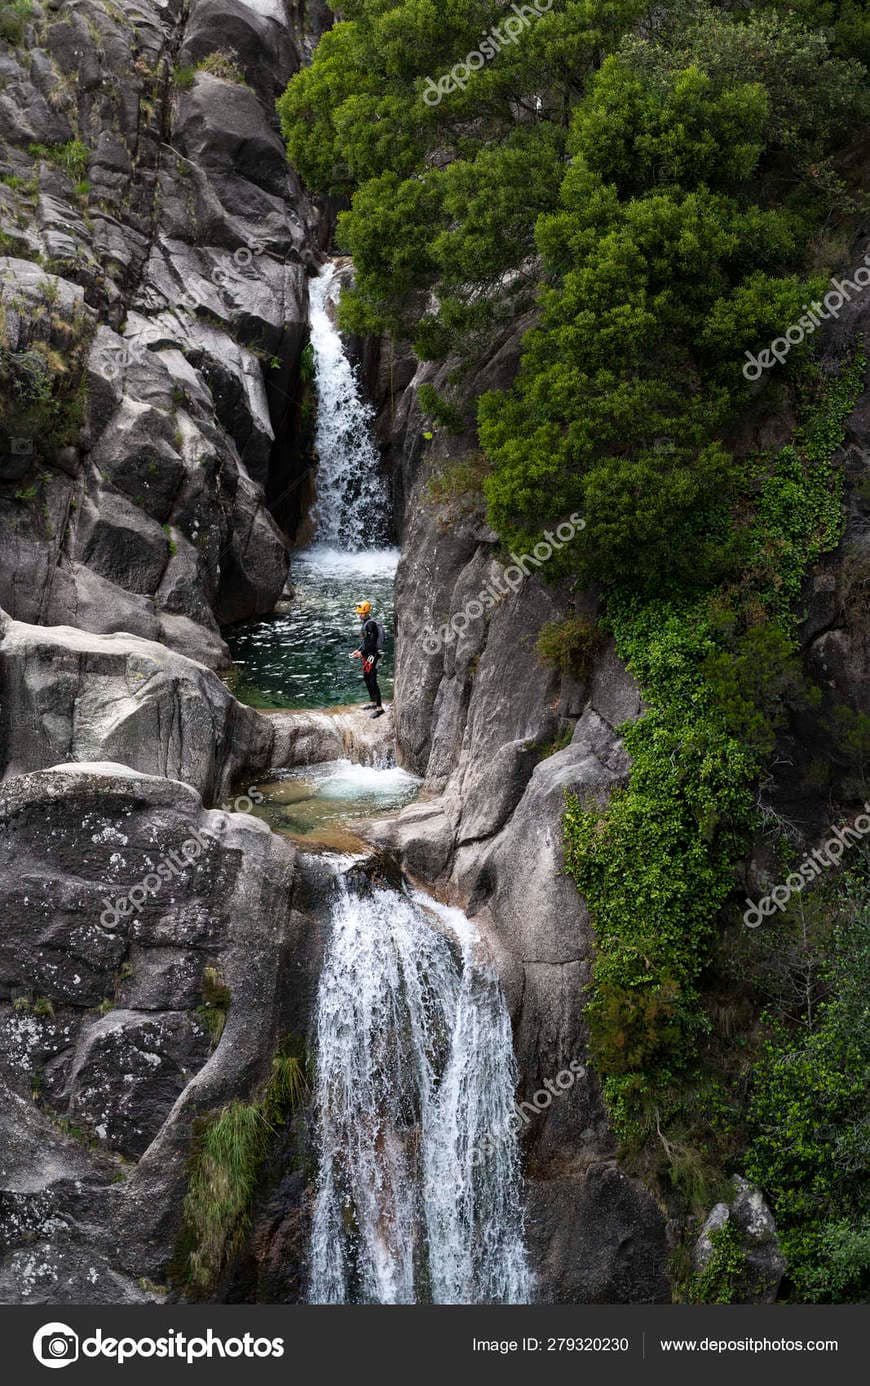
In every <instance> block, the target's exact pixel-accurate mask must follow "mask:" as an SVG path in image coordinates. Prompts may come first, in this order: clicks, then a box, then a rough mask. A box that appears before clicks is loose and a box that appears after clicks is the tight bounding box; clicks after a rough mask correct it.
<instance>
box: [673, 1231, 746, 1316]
mask: <svg viewBox="0 0 870 1386" xmlns="http://www.w3.org/2000/svg"><path fill="white" fill-rule="evenodd" d="M710 1241H711V1242H712V1244H713V1254H712V1255H711V1257H710V1259H709V1261H708V1262H707V1264H706V1266H705V1267H704V1269H703V1270H700V1271H696V1273H695V1274H694V1275H693V1276H692V1277H691V1278H690V1280H689V1282H688V1284H687V1286H686V1299H687V1300H688V1302H689V1304H737V1303H739V1302H740V1300H742V1299H744V1298H745V1297H746V1294H747V1290H748V1288H749V1287H748V1283H747V1262H746V1252H745V1250H744V1248H743V1242H742V1240H741V1237H740V1233H739V1231H738V1230H737V1228H736V1227H734V1225H733V1224H732V1223H731V1222H730V1221H729V1222H725V1223H723V1224H722V1226H721V1227H717V1228H716V1230H715V1231H714V1232H712V1233H711V1235H710Z"/></svg>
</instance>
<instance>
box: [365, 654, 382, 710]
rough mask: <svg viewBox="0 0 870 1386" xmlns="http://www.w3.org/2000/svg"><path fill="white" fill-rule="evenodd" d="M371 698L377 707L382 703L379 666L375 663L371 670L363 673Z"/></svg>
mask: <svg viewBox="0 0 870 1386" xmlns="http://www.w3.org/2000/svg"><path fill="white" fill-rule="evenodd" d="M363 678H364V679H365V681H366V688H367V690H368V695H369V698H370V699H371V701H372V703H373V704H374V706H375V707H376V708H378V707H380V705H381V690H380V688H379V687H378V666H377V664H373V665H372V667H371V669H370V670H369V672H368V673H367V674H366V673H363Z"/></svg>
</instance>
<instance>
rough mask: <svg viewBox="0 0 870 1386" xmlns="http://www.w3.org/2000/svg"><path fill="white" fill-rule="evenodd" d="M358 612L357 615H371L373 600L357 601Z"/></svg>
mask: <svg viewBox="0 0 870 1386" xmlns="http://www.w3.org/2000/svg"><path fill="white" fill-rule="evenodd" d="M356 614H357V616H362V617H366V616H371V614H372V604H371V602H357V604H356Z"/></svg>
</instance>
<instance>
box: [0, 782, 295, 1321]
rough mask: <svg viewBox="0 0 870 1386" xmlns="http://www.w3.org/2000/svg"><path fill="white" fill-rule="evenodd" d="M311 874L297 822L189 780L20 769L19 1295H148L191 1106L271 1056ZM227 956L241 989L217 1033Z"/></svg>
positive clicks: (16, 814) (12, 1287)
mask: <svg viewBox="0 0 870 1386" xmlns="http://www.w3.org/2000/svg"><path fill="white" fill-rule="evenodd" d="M159 863H163V864H164V865H167V866H168V870H167V871H166V872H165V873H164V875H163V876H161V875H160V874H158V872H157V867H158V864H159ZM293 876H294V851H293V849H292V847H291V846H290V845H289V844H288V843H287V842H286V841H285V840H284V839H281V838H279V837H277V836H276V835H274V834H272V833H270V832H269V830H268V829H267V828H266V827H265V825H264V824H263V823H261V822H260V821H259V820H258V819H255V818H251V817H249V816H247V815H245V814H235V813H224V812H220V811H215V810H213V811H206V810H203V807H202V803H201V800H200V798H199V796H198V794H197V793H196V792H195V791H194V790H193V789H191V788H189V787H187V786H185V785H182V784H179V783H176V782H173V781H171V780H167V779H163V778H158V777H155V776H149V775H142V774H139V773H137V772H135V771H133V770H130V769H127V768H126V767H124V766H121V765H112V764H108V763H107V764H94V765H88V766H81V765H62V766H57V767H53V768H51V769H48V770H41V771H38V772H36V773H34V774H29V775H24V776H21V777H18V778H15V779H12V780H9V781H7V782H6V783H5V784H4V785H3V788H2V797H0V918H2V920H3V927H2V933H0V1081H2V1084H3V1088H4V1098H3V1101H2V1102H0V1123H2V1126H3V1141H2V1146H3V1152H2V1155H0V1187H2V1190H3V1195H2V1197H0V1209H2V1212H0V1222H2V1235H0V1247H2V1251H0V1298H2V1300H3V1301H4V1302H11V1303H22V1302H23V1303H74V1302H87V1303H118V1302H126V1303H130V1302H140V1301H142V1300H145V1299H147V1298H149V1294H148V1293H146V1292H143V1290H142V1289H141V1287H140V1285H139V1283H138V1280H139V1278H140V1277H142V1276H150V1277H159V1276H161V1275H162V1274H163V1273H164V1271H165V1268H166V1264H167V1262H168V1260H169V1257H170V1256H171V1253H172V1248H173V1245H174V1240H175V1237H176V1235H177V1231H178V1224H179V1218H180V1212H181V1203H182V1200H183V1196H184V1190H185V1185H186V1160H187V1156H188V1152H189V1146H190V1136H191V1126H192V1122H193V1120H194V1118H195V1117H196V1116H197V1115H198V1114H203V1113H206V1112H209V1111H213V1110H215V1109H216V1108H218V1107H220V1106H221V1105H222V1104H224V1103H226V1102H228V1101H231V1100H232V1099H234V1098H237V1097H240V1098H243V1099H244V1098H247V1097H248V1096H249V1094H250V1093H251V1092H252V1091H253V1090H254V1089H255V1087H256V1085H257V1083H258V1082H261V1081H262V1080H263V1078H264V1077H265V1076H266V1075H267V1073H268V1071H269V1065H270V1063H271V1058H272V1054H273V1052H274V1049H275V1045H276V1042H277V1038H278V1032H279V1027H280V1024H281V1019H282V1009H283V1007H284V1004H285V1003H284V999H283V995H282V981H283V978H284V973H285V969H286V967H287V964H288V958H289V957H290V956H291V955H292V953H293V951H294V949H295V947H296V946H297V944H298V941H299V930H300V926H301V921H300V918H299V916H298V915H294V914H293V912H292V909H291V890H292V885H293ZM164 877H165V878H164ZM142 882H144V883H145V887H144V888H143V889H142V890H140V891H139V892H136V890H135V887H136V886H137V884H140V883H142ZM46 887H47V888H46ZM119 900H120V901H121V903H120V904H117V902H118V901H119ZM113 902H115V905H114V906H113ZM107 905H108V907H109V908H108V909H107ZM209 970H211V972H210V975H211V976H213V977H214V976H216V977H218V978H219V979H220V982H221V984H222V986H224V987H226V989H227V992H228V995H229V1004H228V1008H227V1013H226V1024H225V1026H224V1029H223V1032H222V1033H221V1034H220V1038H219V1039H218V1042H217V1044H216V1045H215V1042H214V1035H215V1034H216V1033H217V1031H216V1030H215V1029H214V1028H213V1027H212V1026H210V1025H209V1024H208V1023H207V1022H208V1009H209V1007H208V1004H207V998H208V995H209V993H208V991H207V990H205V989H204V988H205V983H206V973H207V971H209Z"/></svg>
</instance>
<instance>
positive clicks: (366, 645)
mask: <svg viewBox="0 0 870 1386" xmlns="http://www.w3.org/2000/svg"><path fill="white" fill-rule="evenodd" d="M360 636H361V639H360V647H359V648H360V654H361V655H362V657H363V666H365V663H366V661H367V660H369V659H370V660H371V662H372V663H371V668H370V669H369V671H368V673H366V671H365V667H363V678H364V679H365V681H366V688H367V689H368V695H369V697H370V699H371V701H372V702H373V703H374V705H375V707H382V706H383V704H382V702H381V690H380V688H379V687H378V660H379V659H380V657H381V654H380V650H379V649H378V623H377V621H375V620H374V619H373V617H371V616H369V617H367V618H366V620H365V621H363V623H362V629H361V631H360Z"/></svg>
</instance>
